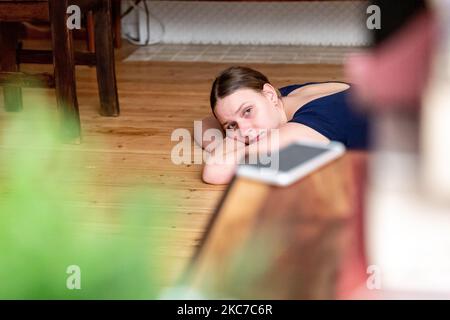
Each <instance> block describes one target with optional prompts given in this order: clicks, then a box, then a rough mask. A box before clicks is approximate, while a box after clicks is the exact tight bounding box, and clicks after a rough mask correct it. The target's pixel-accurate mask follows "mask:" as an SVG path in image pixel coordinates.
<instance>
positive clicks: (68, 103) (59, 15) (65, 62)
mask: <svg viewBox="0 0 450 320" xmlns="http://www.w3.org/2000/svg"><path fill="white" fill-rule="evenodd" d="M67 6H68V0H49V9H50V10H49V12H50V23H51V31H52V44H53V64H54V69H55V85H56V99H57V103H58V109H59V110H58V111H59V113H60V119H61V124H60V125H61V133H62V138H63V140H64V141H65V142H74V143H78V142H79V141H80V133H81V128H80V115H79V110H78V101H77V93H76V85H75V82H76V79H75V61H74V51H73V43H72V35H71V34H70V32H69V30H68V29H67V27H66V19H67V14H66V10H67Z"/></svg>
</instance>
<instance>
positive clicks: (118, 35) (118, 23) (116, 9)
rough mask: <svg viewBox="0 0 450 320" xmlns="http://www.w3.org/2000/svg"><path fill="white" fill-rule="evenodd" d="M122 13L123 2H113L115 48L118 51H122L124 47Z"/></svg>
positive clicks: (118, 0) (114, 0)
mask: <svg viewBox="0 0 450 320" xmlns="http://www.w3.org/2000/svg"><path fill="white" fill-rule="evenodd" d="M121 11H122V10H121V1H120V0H112V17H113V18H112V19H113V30H114V47H115V48H117V49H120V48H121V47H122V19H121V18H120V15H121Z"/></svg>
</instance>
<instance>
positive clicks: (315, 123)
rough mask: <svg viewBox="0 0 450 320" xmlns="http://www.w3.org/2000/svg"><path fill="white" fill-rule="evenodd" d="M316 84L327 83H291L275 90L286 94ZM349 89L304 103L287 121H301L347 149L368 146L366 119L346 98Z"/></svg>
mask: <svg viewBox="0 0 450 320" xmlns="http://www.w3.org/2000/svg"><path fill="white" fill-rule="evenodd" d="M329 82H333V83H334V82H339V81H328V83H329ZM318 83H327V82H307V83H304V84H293V85H289V86H286V87H282V88H279V89H278V90H280V93H281V95H282V96H283V97H285V96H287V95H288V94H289V93H290V92H292V91H294V90H295V89H298V88H301V87H303V86H306V85H310V84H318ZM341 83H342V82H341ZM349 90H350V88H348V89H346V90H344V91H340V92H338V93H334V94H331V95H328V96H324V97H321V98H318V99H315V100H312V101H310V102H308V103H306V104H304V105H303V106H302V107H301V108H300V109H298V110H297V111H296V112H295V114H294V116H293V118H292V119H291V120H289V121H288V122H295V123H301V124H303V125H305V126H307V127H310V128H311V129H314V130H316V131H317V132H319V133H320V134H322V135H324V136H325V137H327V138H328V139H329V140H334V141H339V142H342V143H343V144H344V145H345V146H346V147H347V148H349V149H367V148H368V144H369V141H368V140H369V122H368V118H367V116H365V115H364V114H363V113H360V112H358V111H357V110H354V109H353V108H352V107H351V105H350V102H349V99H348V97H349V94H350V93H349Z"/></svg>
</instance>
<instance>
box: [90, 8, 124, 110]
mask: <svg viewBox="0 0 450 320" xmlns="http://www.w3.org/2000/svg"><path fill="white" fill-rule="evenodd" d="M97 2H98V6H97V8H96V10H95V11H94V25H95V26H94V29H95V54H96V57H97V81H98V89H99V94H100V107H101V108H100V113H101V115H104V116H118V115H119V113H120V110H119V99H118V94H117V82H116V70H115V61H114V48H113V37H112V28H111V0H97Z"/></svg>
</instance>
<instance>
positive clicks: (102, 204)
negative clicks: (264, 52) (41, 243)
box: [0, 42, 344, 286]
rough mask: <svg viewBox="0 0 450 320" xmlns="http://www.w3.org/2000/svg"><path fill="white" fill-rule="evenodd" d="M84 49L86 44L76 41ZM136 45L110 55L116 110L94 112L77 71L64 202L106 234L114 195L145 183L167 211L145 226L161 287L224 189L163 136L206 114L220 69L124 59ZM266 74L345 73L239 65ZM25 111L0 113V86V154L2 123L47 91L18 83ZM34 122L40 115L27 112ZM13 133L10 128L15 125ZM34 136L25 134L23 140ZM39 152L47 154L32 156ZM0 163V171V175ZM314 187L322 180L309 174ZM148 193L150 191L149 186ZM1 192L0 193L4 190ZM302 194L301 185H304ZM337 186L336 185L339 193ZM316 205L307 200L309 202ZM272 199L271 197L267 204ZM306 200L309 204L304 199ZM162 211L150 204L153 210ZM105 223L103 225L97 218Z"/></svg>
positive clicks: (181, 265) (92, 97)
mask: <svg viewBox="0 0 450 320" xmlns="http://www.w3.org/2000/svg"><path fill="white" fill-rule="evenodd" d="M77 45H79V46H80V47H84V46H85V43H84V42H81V43H78V44H77ZM26 46H27V47H28V48H34V49H49V44H48V43H43V42H29V43H26ZM135 49H136V47H133V46H130V45H128V44H126V43H124V45H123V47H122V49H120V50H119V51H117V52H116V60H117V61H116V62H117V64H116V72H117V80H118V89H119V97H120V104H121V108H122V113H121V116H120V117H118V118H104V117H101V116H100V115H99V114H98V112H97V110H98V109H99V108H100V104H99V101H98V94H97V81H96V72H95V68H90V67H87V66H79V67H77V68H76V76H77V93H78V100H79V106H80V116H81V125H82V128H83V133H84V134H83V143H82V144H81V145H78V146H76V145H66V146H64V147H63V148H64V149H66V150H72V151H73V152H74V153H75V155H76V156H80V157H82V158H83V159H84V160H85V161H84V162H77V161H73V163H71V164H70V167H71V168H73V170H75V171H76V172H82V173H85V174H86V176H81V177H79V176H76V177H73V176H71V175H70V176H67V177H66V178H65V183H67V184H71V185H74V186H75V187H77V188H79V191H78V192H76V193H74V194H71V195H69V196H68V199H67V200H68V201H70V202H71V203H73V204H74V205H77V206H79V207H80V208H81V210H80V216H79V217H74V219H75V220H76V221H77V223H78V224H79V225H80V226H85V227H92V228H94V229H95V230H97V231H98V232H99V233H101V232H114V230H115V225H116V224H117V223H118V222H117V221H115V219H114V217H115V214H116V213H117V212H118V211H120V210H126V209H127V205H126V204H125V202H124V201H123V199H122V197H121V196H119V197H118V196H117V195H123V194H127V193H133V192H134V191H135V190H136V189H137V188H138V187H139V186H142V185H144V186H147V185H151V186H154V187H155V190H156V191H158V192H161V194H162V195H163V196H164V197H161V199H163V201H164V204H165V209H166V214H165V218H164V221H162V223H161V225H158V226H146V227H147V228H149V230H150V229H151V230H155V229H157V230H158V232H160V233H161V234H160V236H158V239H157V243H160V244H161V250H160V252H159V253H158V259H159V258H162V257H164V258H167V259H169V260H170V265H169V266H168V267H167V268H166V269H165V270H164V271H165V272H166V273H167V276H166V277H164V278H162V279H161V286H167V285H168V284H169V283H170V282H171V281H173V280H174V279H176V278H177V277H178V276H179V275H180V273H181V271H182V270H184V269H185V268H186V266H187V264H188V262H189V261H190V259H191V257H192V255H193V254H194V252H195V250H196V248H197V247H198V245H199V242H200V241H201V239H202V236H203V234H204V232H205V230H206V227H207V224H208V222H209V220H210V218H211V216H212V214H213V212H214V209H215V207H216V206H217V204H218V201H219V200H220V198H221V197H222V194H223V192H224V190H225V189H226V187H225V186H213V185H207V184H205V183H203V182H202V181H201V178H200V177H201V175H200V173H201V165H198V164H191V165H190V164H186V165H175V164H173V163H172V161H171V160H170V155H171V150H172V148H173V147H174V145H175V144H176V142H172V141H171V139H170V137H171V133H172V132H173V130H175V129H177V128H186V129H187V130H189V132H191V135H192V133H193V121H194V120H200V119H202V118H203V117H205V116H208V115H209V114H210V108H209V90H210V88H211V83H212V81H213V79H214V77H215V76H216V75H217V73H219V72H220V71H222V70H223V69H225V68H226V67H228V66H229V65H227V64H218V63H189V62H123V61H122V59H123V58H125V57H126V56H127V55H128V54H130V53H131V52H133V51H134V50H135ZM247 65H248V66H251V67H253V68H256V69H257V70H260V71H262V72H263V73H265V74H266V75H267V76H268V77H269V79H270V80H271V81H272V82H273V84H274V85H275V86H284V85H288V84H293V83H302V82H307V81H324V80H344V78H343V73H342V66H339V65H289V64H247ZM22 70H23V71H26V72H37V71H39V72H51V71H52V70H51V67H50V66H47V65H23V66H22ZM23 94H24V109H23V112H21V113H19V114H11V113H7V112H5V111H4V110H3V105H1V104H2V103H3V102H2V101H3V99H2V98H3V97H2V96H1V95H2V90H0V153H1V155H2V156H8V155H9V154H10V153H11V150H12V149H13V148H12V147H11V146H8V145H6V143H5V142H4V138H5V137H6V136H7V135H8V136H9V137H10V136H13V135H14V134H15V131H14V129H13V128H10V127H8V124H9V123H10V122H11V121H12V120H13V119H14V118H17V117H28V116H29V114H30V113H29V111H30V110H31V109H34V108H38V106H36V105H35V104H34V102H35V101H36V100H38V99H43V100H44V102H45V103H46V106H45V108H47V109H49V110H51V111H52V112H53V113H55V114H56V100H55V94H54V91H52V90H48V89H29V88H24V89H23ZM33 121H39V119H33ZM16 130H18V129H16ZM30 139H33V137H30ZM40 156H45V155H40ZM7 173H8V168H0V181H1V179H2V177H5V175H6V174H7ZM314 181H315V182H314V183H315V184H316V185H317V186H318V187H320V185H321V184H327V183H328V182H327V181H323V180H321V179H320V178H317V179H314ZM156 191H155V192H156ZM2 192H3V191H1V190H0V197H1V196H2ZM305 192H306V191H305ZM337 192H339V190H338V191H337ZM309 201H310V202H311V203H310V204H309V205H311V204H312V203H314V201H315V200H314V198H311V199H310V200H309ZM272 205H276V203H274V204H272ZM305 205H307V204H305ZM157 211H160V209H158V208H155V212H157ZM105 217H106V219H107V220H108V221H109V222H108V223H105V222H104V219H103V218H105Z"/></svg>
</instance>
